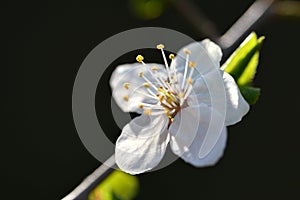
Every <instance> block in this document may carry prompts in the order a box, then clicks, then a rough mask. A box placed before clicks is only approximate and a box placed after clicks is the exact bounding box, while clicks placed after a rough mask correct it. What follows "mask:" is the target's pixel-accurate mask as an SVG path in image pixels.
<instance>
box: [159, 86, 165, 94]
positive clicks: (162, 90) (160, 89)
mask: <svg viewBox="0 0 300 200" xmlns="http://www.w3.org/2000/svg"><path fill="white" fill-rule="evenodd" d="M157 91H159V92H161V93H165V91H164V89H163V87H162V86H160V87H159V88H157Z"/></svg>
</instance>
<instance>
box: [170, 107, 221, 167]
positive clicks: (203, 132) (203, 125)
mask: <svg viewBox="0 0 300 200" xmlns="http://www.w3.org/2000/svg"><path fill="white" fill-rule="evenodd" d="M212 112H213V110H212V109H211V108H210V107H208V106H205V105H200V106H199V107H188V108H185V109H183V110H182V112H181V113H178V115H177V116H176V117H175V119H174V121H173V123H172V125H171V126H170V128H169V130H170V134H171V141H170V145H171V149H172V151H173V152H174V153H175V154H176V155H178V156H180V157H181V158H182V159H183V160H185V161H186V162H188V163H191V164H192V165H194V166H198V167H203V166H209V165H213V164H215V163H216V162H217V161H218V160H219V158H220V157H221V156H222V153H223V150H224V148H225V145H226V128H225V127H224V126H222V124H220V125H219V127H218V126H211V124H214V123H213V122H211V116H212ZM216 136H217V137H216ZM213 140H214V141H213ZM205 142H208V143H210V144H205ZM210 145H212V148H211V150H210V151H209V152H208V153H207V154H206V155H205V156H204V157H202V156H201V155H202V151H205V150H203V148H204V147H206V146H210Z"/></svg>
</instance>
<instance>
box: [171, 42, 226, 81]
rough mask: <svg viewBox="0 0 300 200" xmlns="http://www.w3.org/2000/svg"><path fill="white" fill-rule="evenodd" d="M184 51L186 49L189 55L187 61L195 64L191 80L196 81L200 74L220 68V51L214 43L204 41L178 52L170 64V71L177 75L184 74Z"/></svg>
mask: <svg viewBox="0 0 300 200" xmlns="http://www.w3.org/2000/svg"><path fill="white" fill-rule="evenodd" d="M185 49H188V50H189V51H190V52H191V54H190V55H189V61H192V62H194V63H195V64H196V67H195V71H194V74H193V76H192V78H193V80H196V79H197V78H198V77H199V76H200V75H201V74H205V73H208V72H210V71H211V70H214V69H218V68H219V67H220V60H221V57H222V51H221V49H220V47H218V46H217V45H216V44H215V43H213V42H211V41H210V40H208V39H206V40H203V41H201V42H194V43H191V44H189V45H187V46H185V47H183V48H182V49H180V50H179V52H178V53H177V55H176V57H175V59H174V60H173V61H172V63H171V66H170V67H171V70H174V68H176V70H177V71H178V72H179V73H182V74H183V73H184V68H185V62H186V53H185Z"/></svg>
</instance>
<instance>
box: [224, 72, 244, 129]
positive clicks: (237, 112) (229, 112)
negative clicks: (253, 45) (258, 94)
mask: <svg viewBox="0 0 300 200" xmlns="http://www.w3.org/2000/svg"><path fill="white" fill-rule="evenodd" d="M223 79H224V84H225V89H226V99H227V104H226V105H227V106H226V119H225V125H226V126H228V125H232V124H235V123H237V122H239V121H240V120H241V119H242V117H243V116H244V115H245V114H247V112H248V111H249V104H248V103H247V102H246V100H245V99H244V97H243V96H242V94H241V92H240V90H239V88H238V86H237V85H236V83H235V81H234V79H233V77H232V76H230V75H229V74H227V73H226V72H224V73H223Z"/></svg>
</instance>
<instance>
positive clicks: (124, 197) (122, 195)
mask: <svg viewBox="0 0 300 200" xmlns="http://www.w3.org/2000/svg"><path fill="white" fill-rule="evenodd" d="M138 190H139V182H138V179H137V177H135V176H132V175H129V174H126V173H124V172H122V171H119V170H116V171H114V172H112V174H110V175H109V176H108V177H107V178H106V179H105V180H104V181H103V182H102V183H100V184H99V185H98V186H97V187H96V188H95V189H94V190H93V191H92V192H91V193H90V195H89V200H132V199H134V198H135V196H136V195H137V193H138Z"/></svg>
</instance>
